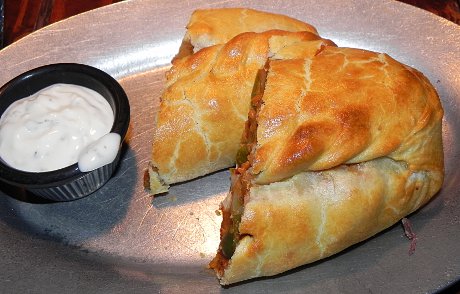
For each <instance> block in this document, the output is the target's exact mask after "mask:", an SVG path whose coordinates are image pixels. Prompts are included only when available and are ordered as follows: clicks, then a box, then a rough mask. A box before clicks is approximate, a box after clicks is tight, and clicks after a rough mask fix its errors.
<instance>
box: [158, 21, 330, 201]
mask: <svg viewBox="0 0 460 294" xmlns="http://www.w3.org/2000/svg"><path fill="white" fill-rule="evenodd" d="M333 45H334V44H333V43H332V42H331V41H329V40H324V39H321V38H320V37H319V36H317V35H316V34H313V33H310V32H287V31H278V30H272V31H267V32H263V33H243V34H240V35H238V36H236V37H235V38H233V39H231V40H230V41H229V42H227V43H226V44H221V45H215V46H211V47H207V48H204V49H202V50H200V51H198V52H196V53H194V54H192V55H189V56H186V57H183V58H180V59H176V60H174V62H173V67H172V68H171V70H170V71H169V72H168V73H167V84H166V90H165V91H164V93H163V95H162V97H161V104H160V109H159V112H158V114H157V116H156V122H155V125H156V127H155V131H154V137H153V146H152V157H151V162H150V165H149V187H150V191H151V193H152V194H158V193H162V192H166V191H167V190H168V187H169V185H170V184H172V183H177V182H182V181H186V180H190V179H193V178H196V177H199V176H202V175H205V174H208V173H211V172H214V171H217V170H220V169H223V168H228V167H230V166H232V165H234V163H235V156H236V153H237V151H238V149H239V143H240V140H241V136H242V134H243V130H244V124H245V121H246V119H247V114H248V111H249V107H250V103H251V91H252V88H253V84H254V80H255V78H256V75H257V72H258V70H259V69H261V68H263V66H264V65H265V63H266V61H267V59H268V58H273V59H290V58H307V57H312V56H314V55H315V54H317V53H318V52H319V51H320V50H321V49H322V48H324V47H325V46H333Z"/></svg>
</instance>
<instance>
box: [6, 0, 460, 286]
mask: <svg viewBox="0 0 460 294" xmlns="http://www.w3.org/2000/svg"><path fill="white" fill-rule="evenodd" d="M206 6H214V7H223V6H239V7H242V6H245V7H253V8H256V9H261V10H266V11H272V12H277V13H283V14H287V15H290V16H292V17H295V18H298V19H301V20H304V21H307V22H310V23H312V24H313V25H315V26H316V27H317V28H318V30H319V32H320V33H321V35H322V36H324V37H326V38H331V39H332V40H334V41H335V42H336V43H337V44H339V45H341V46H353V47H359V48H364V49H371V50H376V51H380V52H386V53H389V54H390V55H392V56H393V57H395V58H396V59H398V60H400V61H402V62H404V63H406V64H408V65H411V66H414V67H416V68H417V69H419V70H421V71H422V72H424V73H425V74H426V75H427V76H428V77H429V79H430V80H431V81H432V82H433V84H434V85H435V87H436V88H437V90H438V91H439V94H440V96H441V99H442V103H443V105H444V107H445V111H446V115H445V120H444V142H445V148H444V149H445V155H446V180H445V184H444V187H443V189H442V191H441V192H440V193H439V194H438V195H437V197H436V198H435V199H434V200H433V201H431V202H430V203H429V204H428V205H427V206H425V207H424V208H423V209H421V210H420V211H418V212H417V213H415V214H413V215H412V216H410V219H411V221H412V224H413V227H414V230H415V232H416V233H417V236H418V242H417V249H416V252H415V254H413V255H411V256H409V255H408V249H409V242H408V240H407V239H406V238H405V237H404V234H403V230H402V228H401V226H400V225H395V226H393V227H392V228H390V229H388V230H386V231H385V232H383V233H380V234H378V235H377V236H375V237H374V238H371V239H370V240H367V241H365V242H363V243H361V244H358V245H356V246H353V247H352V248H350V249H348V250H345V251H344V252H342V253H340V254H337V255H336V256H333V257H332V258H328V259H326V260H323V261H320V262H317V263H315V264H312V265H307V266H304V267H301V268H298V269H295V270H293V271H290V272H288V273H285V274H282V275H280V276H277V277H273V278H263V279H258V280H253V281H250V282H245V283H240V284H238V285H236V286H233V287H229V288H221V287H220V286H219V284H218V282H217V279H216V278H215V277H214V275H213V273H212V272H211V271H210V270H208V269H206V265H207V263H208V262H209V260H210V259H211V258H212V257H213V255H214V253H215V250H216V248H217V245H218V234H219V226H220V221H221V217H220V216H218V215H216V213H215V211H216V209H217V208H218V205H219V202H220V201H221V200H222V199H223V197H224V196H225V193H226V192H227V190H228V187H229V174H228V172H226V171H222V172H218V173H214V174H212V175H209V176H206V177H203V178H200V179H197V180H194V181H190V182H187V183H184V184H180V185H176V186H174V187H173V188H172V189H171V191H170V193H169V194H167V195H165V196H162V197H157V198H155V199H154V200H153V201H152V198H151V197H149V196H148V195H147V193H145V192H144V190H143V187H142V178H143V172H144V170H145V168H146V165H147V162H148V160H149V155H150V144H151V137H152V127H153V125H152V121H153V117H154V115H155V111H156V109H157V106H158V103H159V99H158V98H159V95H160V93H161V90H162V89H163V81H164V80H163V75H164V72H165V70H166V69H167V68H168V66H169V61H170V59H171V58H172V56H173V55H174V54H175V52H177V49H178V47H179V43H180V40H181V38H182V36H183V34H184V31H185V30H184V26H185V24H186V23H187V20H188V17H189V15H190V13H191V12H192V11H193V10H194V9H195V8H198V7H206ZM459 44H460V27H459V26H457V25H455V24H453V23H450V22H449V21H446V20H444V19H441V18H439V17H437V16H434V15H432V14H429V13H428V12H424V11H422V10H419V9H416V8H413V7H410V6H408V5H405V4H401V3H398V2H394V1H392V0H386V1H373V0H372V1H371V0H369V1H366V0H353V1H342V2H341V3H340V4H338V2H337V1H335V0H324V1H320V2H317V1H313V0H307V1H305V0H293V1H289V2H286V1H284V2H278V1H273V0H272V1H265V2H263V3H262V2H261V3H257V4H256V3H250V2H249V1H237V0H229V1H218V2H214V3H211V2H209V1H202V0H201V1H182V0H178V1H166V0H163V1H158V0H137V1H136V0H134V1H124V2H120V3H118V4H115V5H111V6H108V7H104V8H102V9H98V10H95V11H92V12H87V13H85V14H82V15H78V16H76V17H73V18H70V19H67V20H65V21H62V22H59V23H56V24H54V25H51V26H49V27H47V28H45V29H42V30H40V31H37V32H35V33H33V34H31V35H29V36H28V37H26V38H24V39H22V40H20V41H18V42H16V43H14V44H12V45H11V46H9V47H7V48H5V49H3V50H2V51H0V65H1V68H0V84H4V83H5V82H7V81H8V80H9V79H11V78H13V77H14V76H16V75H18V74H20V73H22V72H24V71H26V70H28V69H30V68H33V67H37V66H40V65H44V64H49V63H55V62H80V63H85V64H89V65H93V66H96V67H98V68H100V69H102V70H105V71H106V72H108V73H110V74H111V75H113V76H114V77H116V78H117V79H118V80H119V81H120V82H121V84H122V85H123V87H124V88H125V90H126V92H127V94H128V96H129V99H130V103H131V113H132V124H131V128H130V135H129V138H130V139H129V144H128V145H127V148H126V150H125V151H124V153H123V157H122V161H121V165H120V167H119V169H118V171H117V172H116V174H115V176H114V177H113V178H112V179H111V180H110V181H109V183H108V184H107V185H106V186H104V187H103V188H102V189H101V190H99V191H98V192H97V193H95V194H93V195H91V196H89V197H87V198H84V199H82V200H79V201H74V202H69V203H46V202H45V201H43V200H41V199H38V198H34V197H33V196H32V195H28V194H26V193H24V192H23V191H19V190H17V189H14V188H11V187H8V186H5V185H4V184H2V186H1V191H0V292H2V293H7V292H15V293H18V292H25V291H30V292H58V291H62V290H63V289H65V290H66V291H67V292H69V291H70V292H96V291H97V292H109V293H114V292H133V293H141V292H148V293H154V292H168V293H169V292H183V291H188V292H191V293H194V292H200V293H216V292H229V293H230V292H243V291H245V292H251V293H265V292H266V291H267V290H272V291H275V292H289V293H305V292H321V293H325V292H327V293H332V292H341V293H355V292H379V293H412V292H417V293H419V292H433V291H436V290H437V289H440V288H442V287H444V286H446V285H447V284H449V283H450V282H452V281H455V280H458V279H459V278H460V255H459V254H458V249H459V245H458V244H460V230H459V229H460V216H459V211H460V201H459V196H458V191H460V169H458V164H459V160H460V142H459V138H460V113H459V112H460V111H459V106H460V50H459Z"/></svg>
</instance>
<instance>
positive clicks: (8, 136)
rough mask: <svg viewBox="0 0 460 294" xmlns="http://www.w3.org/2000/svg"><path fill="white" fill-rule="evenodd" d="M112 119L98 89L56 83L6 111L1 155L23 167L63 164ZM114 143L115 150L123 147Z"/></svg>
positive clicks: (70, 161)
mask: <svg viewBox="0 0 460 294" xmlns="http://www.w3.org/2000/svg"><path fill="white" fill-rule="evenodd" d="M113 121H114V116H113V111H112V108H111V107H110V105H109V103H108V102H107V100H106V99H104V97H102V96H101V95H100V94H99V93H97V92H96V91H94V90H91V89H89V88H86V87H82V86H77V85H71V84H54V85H52V86H49V87H47V88H45V89H42V90H40V91H38V92H37V93H35V94H33V95H31V96H29V97H27V98H23V99H20V100H18V101H16V102H14V103H13V104H11V105H10V106H9V107H8V109H7V110H6V111H5V113H3V115H2V117H1V118H0V157H1V158H2V159H3V160H4V161H5V162H6V163H7V164H8V165H10V166H12V167H14V168H16V169H19V170H23V171H29V172H43V171H51V170H56V169H60V168H63V167H66V166H69V165H72V164H74V163H76V162H77V161H78V158H79V155H80V153H81V152H82V150H83V149H85V147H86V146H88V145H89V144H90V143H92V142H94V141H96V140H98V139H99V138H101V137H102V136H104V135H106V134H107V133H109V132H110V129H111V128H112V124H113ZM111 148H116V151H115V153H116V152H117V151H118V148H119V146H118V145H117V146H111ZM110 152H112V153H113V150H112V151H110ZM104 162H105V161H104Z"/></svg>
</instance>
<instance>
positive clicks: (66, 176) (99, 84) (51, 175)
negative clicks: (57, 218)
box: [0, 63, 130, 201]
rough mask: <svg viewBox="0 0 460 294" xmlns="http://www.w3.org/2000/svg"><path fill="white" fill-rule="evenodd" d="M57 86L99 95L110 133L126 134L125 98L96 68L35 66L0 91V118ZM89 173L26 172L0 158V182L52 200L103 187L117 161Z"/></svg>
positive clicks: (66, 170) (69, 168)
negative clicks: (109, 117) (108, 110)
mask: <svg viewBox="0 0 460 294" xmlns="http://www.w3.org/2000/svg"><path fill="white" fill-rule="evenodd" d="M56 83H65V84H74V85H79V86H83V87H87V88H90V89H92V90H94V91H96V92H98V93H99V94H101V95H102V96H103V97H104V98H105V99H107V101H108V102H109V104H110V106H111V107H112V110H113V113H114V123H113V126H112V129H111V132H113V133H118V134H119V135H120V136H121V139H122V140H121V143H120V144H123V141H124V138H125V136H126V133H127V131H128V126H129V119H130V107H129V101H128V97H127V96H126V93H125V91H124V90H123V88H122V87H121V86H120V84H119V83H118V82H117V81H116V80H115V79H114V78H112V77H111V76H110V75H108V74H107V73H105V72H104V71H101V70H99V69H97V68H94V67H91V66H88V65H83V64H76V63H57V64H50V65H46V66H42V67H38V68H35V69H32V70H30V71H27V72H25V73H23V74H21V75H19V76H17V77H16V78H14V79H12V80H11V81H9V82H8V83H6V84H5V85H4V86H2V87H1V88H0V116H1V115H2V114H3V112H4V111H5V110H6V109H7V108H8V106H9V105H10V104H12V103H13V102H14V101H16V100H19V99H21V98H25V97H28V96H30V95H32V94H34V93H36V92H37V91H39V90H41V89H43V88H46V87H48V86H51V85H53V84H56ZM120 152H121V146H120V148H119V151H118V154H117V157H116V159H115V160H114V161H113V162H112V163H110V164H108V165H105V166H103V167H100V168H98V169H96V170H93V171H90V172H81V171H80V170H79V169H78V164H77V163H75V164H72V165H70V166H67V167H64V168H61V169H58V170H53V171H47V172H26V171H21V170H18V169H15V168H12V167H11V166H9V165H7V164H6V163H5V162H4V161H3V160H1V158H0V180H2V181H4V182H6V183H8V184H10V185H13V186H17V187H22V188H25V189H26V190H29V191H31V192H32V193H34V194H36V195H38V196H41V197H44V198H47V199H51V200H55V201H69V200H75V199H78V198H81V197H84V196H87V195H89V194H91V193H93V192H94V191H96V190H97V189H99V188H100V187H102V186H103V185H104V184H105V183H106V182H107V181H108V180H109V179H110V177H111V176H112V173H113V171H114V170H115V168H116V166H117V164H118V162H119V159H120Z"/></svg>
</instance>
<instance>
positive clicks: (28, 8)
mask: <svg viewBox="0 0 460 294" xmlns="http://www.w3.org/2000/svg"><path fill="white" fill-rule="evenodd" d="M1 1H2V0H0V2H1ZM4 1H5V7H4V9H5V11H4V14H5V28H4V40H3V45H4V46H6V45H8V44H11V43H12V42H14V41H16V40H18V39H20V38H22V37H24V36H25V35H27V34H29V33H31V32H33V31H35V30H37V29H39V28H41V27H44V26H46V25H48V24H51V23H53V22H56V21H58V20H61V19H64V18H67V17H70V16H73V15H75V14H78V13H81V12H85V11H88V10H91V9H95V8H98V7H101V6H104V5H109V4H112V3H116V2H120V1H123V0H4ZM400 1H402V2H406V3H408V4H411V5H414V6H417V7H420V8H422V9H425V10H428V11H430V12H432V13H435V14H438V15H440V16H442V17H444V18H446V19H449V20H451V21H453V22H455V23H457V24H460V0H400ZM0 48H1V45H0Z"/></svg>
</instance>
